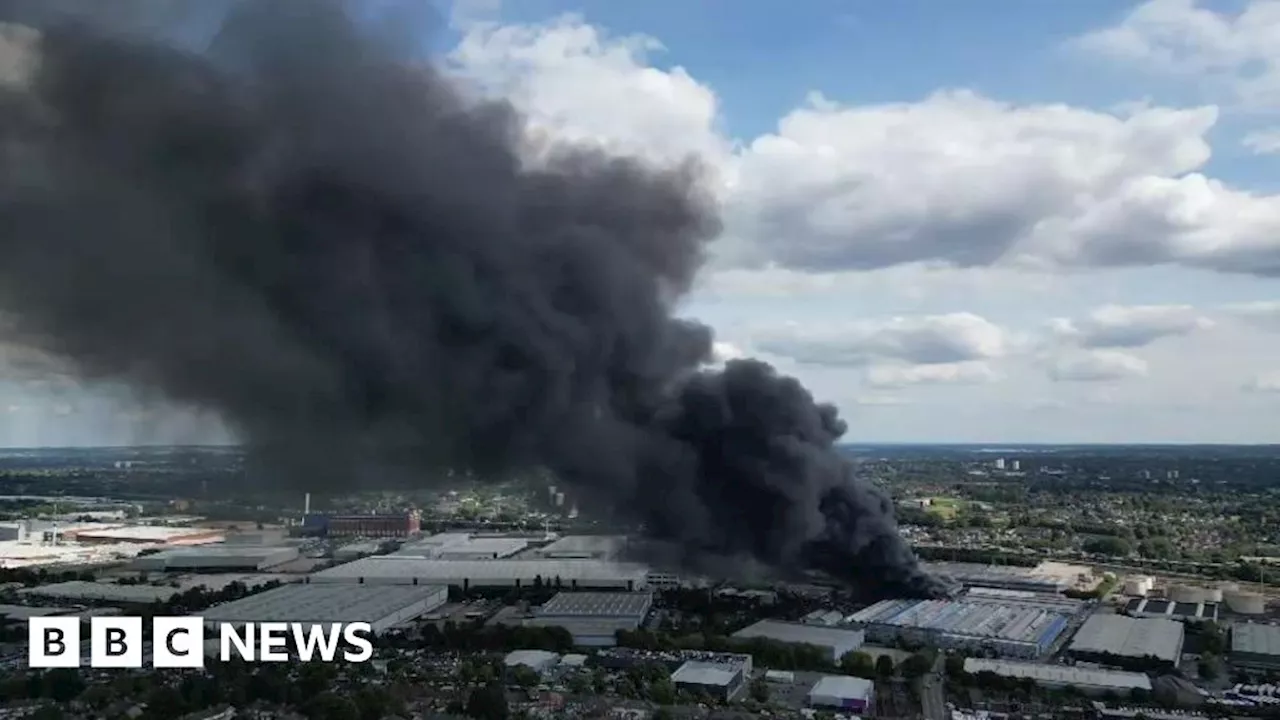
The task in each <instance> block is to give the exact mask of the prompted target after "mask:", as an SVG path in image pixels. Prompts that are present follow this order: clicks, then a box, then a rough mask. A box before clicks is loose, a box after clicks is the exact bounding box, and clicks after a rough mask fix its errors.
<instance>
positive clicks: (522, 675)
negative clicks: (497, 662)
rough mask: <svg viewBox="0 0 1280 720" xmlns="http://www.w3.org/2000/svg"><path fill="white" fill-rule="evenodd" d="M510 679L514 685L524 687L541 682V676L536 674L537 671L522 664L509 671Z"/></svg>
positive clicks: (535, 685)
mask: <svg viewBox="0 0 1280 720" xmlns="http://www.w3.org/2000/svg"><path fill="white" fill-rule="evenodd" d="M511 679H512V680H513V681H515V684H516V685H519V686H520V687H522V688H525V689H528V688H532V687H537V686H538V683H540V682H542V678H541V677H539V676H538V673H536V672H534V671H533V670H532V669H530V668H527V667H525V666H523V665H520V666H518V667H516V668H515V669H514V670H512V671H511Z"/></svg>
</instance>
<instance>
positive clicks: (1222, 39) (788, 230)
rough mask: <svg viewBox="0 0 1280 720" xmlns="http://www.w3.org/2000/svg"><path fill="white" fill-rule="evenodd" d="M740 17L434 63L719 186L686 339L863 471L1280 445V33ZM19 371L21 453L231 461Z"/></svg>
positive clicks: (486, 26)
mask: <svg viewBox="0 0 1280 720" xmlns="http://www.w3.org/2000/svg"><path fill="white" fill-rule="evenodd" d="M731 7H732V9H730V6H729V5H728V4H727V3H726V2H724V1H723V0H720V1H715V0H711V1H709V2H695V3H689V2H675V1H674V0H652V1H651V2H645V3H620V2H616V0H612V1H606V0H576V1H575V2H562V1H560V0H521V1H520V2H518V3H517V2H508V3H500V2H498V1H497V0H464V1H461V2H458V3H456V4H455V5H452V6H449V7H447V9H446V14H447V15H448V16H449V17H450V18H451V27H450V29H449V30H448V32H447V33H445V34H444V35H443V36H442V37H441V38H440V49H441V59H442V62H444V63H445V64H446V65H447V66H448V68H449V70H450V72H452V73H454V74H455V75H456V76H457V77H458V78H459V79H460V80H461V81H462V82H464V83H466V84H467V85H468V86H469V87H471V88H472V89H474V90H475V91H476V92H477V93H480V94H483V93H490V94H501V95H504V96H507V97H510V98H511V99H512V101H513V102H514V103H515V104H516V105H517V107H518V108H519V109H521V110H523V111H524V112H525V113H526V114H527V115H528V117H529V121H530V123H531V125H532V126H533V128H534V129H536V130H537V131H538V132H545V133H549V134H551V135H552V136H554V137H560V138H568V139H574V140H587V141H593V142H601V143H604V144H606V145H608V146H609V147H612V148H615V149H620V150H624V151H627V152H631V153H635V154H638V155H642V156H644V157H648V158H652V159H654V160H658V161H675V160H677V159H679V158H682V157H684V156H686V155H687V154H689V153H694V154H697V155H699V156H701V157H702V158H703V159H704V161H705V162H706V163H707V165H708V166H709V168H710V169H711V170H712V171H713V177H714V178H715V179H716V183H717V189H718V192H719V193H720V198H721V201H722V204H723V206H724V217H725V223H726V231H725V234H724V237H723V238H722V239H721V240H720V242H718V243H717V246H716V248H715V249H714V257H713V258H712V260H711V264H710V266H709V267H708V268H707V270H706V272H704V274H703V276H702V278H701V283H700V286H699V287H698V289H697V290H696V292H695V293H694V294H693V295H692V296H691V297H689V298H688V299H687V301H686V302H685V303H684V305H683V306H682V308H681V312H682V313H683V314H685V315H688V316H690V317H694V318H698V319H700V320H702V321H704V322H707V323H708V324H710V325H712V326H713V327H714V328H715V329H716V332H717V336H718V339H719V341H720V346H719V347H720V349H721V351H722V354H723V356H724V357H730V356H740V355H751V356H758V357H761V358H762V359H765V360H767V361H769V362H771V363H774V364H775V365H777V366H778V367H779V368H780V369H781V370H783V371H784V372H787V373H790V374H794V375H796V376H798V377H799V378H800V379H802V380H803V381H804V382H805V383H806V384H807V385H809V387H810V388H811V389H812V390H813V392H814V394H815V395H816V396H817V397H818V398H819V399H822V400H828V401H831V402H833V403H835V404H837V405H838V406H839V407H840V408H841V410H842V414H843V416H844V417H845V419H846V420H847V422H848V424H849V432H848V435H847V437H846V441H847V442H848V443H850V444H875V443H888V442H892V443H906V444H935V443H947V444H1004V445H1009V444H1030V443H1048V444H1092V443H1120V444H1129V443H1145V444H1176V443H1204V444H1215V443H1221V444H1237V443H1239V444H1258V443H1280V422H1277V418H1280V281H1278V280H1277V275H1280V172H1277V171H1278V170H1280V46H1278V45H1276V44H1275V43H1274V42H1271V41H1270V39H1273V38H1275V37H1276V36H1277V33H1280V2H1277V0H1230V1H1228V0H1221V1H1217V0H1213V1H1210V0H1206V1H1202V2H1197V1H1195V0H1146V1H1145V2H1135V1H1132V0H1074V1H1073V2H1043V1H1042V2H1034V1H1025V2H1024V1H1019V0H1005V1H1004V2H994V0H992V1H991V2H985V3H948V2H939V1H938V0H895V2H871V1H870V0H797V1H796V2H792V3H787V4H786V5H785V6H783V5H779V4H776V3H764V2H745V3H734V4H733V5H732V6H731ZM784 7H785V10H783V9H782V8H784ZM6 361H7V365H5V363H6ZM0 366H2V367H8V368H9V369H8V371H6V373H5V374H3V375H0V378H2V379H0V446H4V447H14V446H44V445H58V446H66V445H105V444H123V445H128V444H135V443H159V444H170V443H182V442H200V443H208V442H215V443H226V442H231V441H232V440H233V434H232V433H230V432H228V431H226V430H225V429H223V428H222V427H221V425H220V423H219V422H218V420H217V418H215V417H213V416H211V415H210V414H208V413H199V412H195V411H183V410H175V409H173V408H168V407H164V406H163V405H162V404H159V403H157V402H140V401H137V400H135V399H130V393H129V392H127V391H124V390H122V389H120V388H109V387H101V386H93V387H90V386H87V385H85V384H84V383H78V382H74V381H71V380H70V379H68V378H48V377H32V376H31V375H30V374H29V373H23V372H20V370H21V369H22V363H21V358H20V357H15V356H14V355H13V354H12V352H11V353H10V354H9V355H8V356H6V355H5V353H4V349H3V347H2V346H0Z"/></svg>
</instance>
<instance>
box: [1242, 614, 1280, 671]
mask: <svg viewBox="0 0 1280 720" xmlns="http://www.w3.org/2000/svg"><path fill="white" fill-rule="evenodd" d="M1231 662H1232V663H1234V664H1236V665H1239V666H1240V667H1244V668H1250V669H1257V670H1276V669H1280V626H1276V625H1263V624H1260V623H1237V624H1235V625H1232V626H1231Z"/></svg>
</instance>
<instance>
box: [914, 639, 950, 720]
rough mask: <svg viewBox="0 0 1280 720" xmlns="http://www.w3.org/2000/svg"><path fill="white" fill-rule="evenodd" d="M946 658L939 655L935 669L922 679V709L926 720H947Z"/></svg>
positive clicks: (934, 663) (934, 664)
mask: <svg viewBox="0 0 1280 720" xmlns="http://www.w3.org/2000/svg"><path fill="white" fill-rule="evenodd" d="M945 662H946V657H945V656H944V655H943V654H942V653H939V654H938V657H937V659H935V660H934V661H933V668H932V669H931V670H930V671H929V672H928V673H927V674H925V675H924V676H923V677H921V678H920V707H921V710H922V712H923V713H924V717H925V720H946V718H947V693H946V682H945V680H944V678H943V674H942V673H943V668H944V667H945Z"/></svg>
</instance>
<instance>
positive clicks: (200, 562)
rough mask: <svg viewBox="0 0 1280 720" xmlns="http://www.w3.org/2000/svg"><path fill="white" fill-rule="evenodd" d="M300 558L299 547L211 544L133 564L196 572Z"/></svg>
mask: <svg viewBox="0 0 1280 720" xmlns="http://www.w3.org/2000/svg"><path fill="white" fill-rule="evenodd" d="M296 559H298V549H297V548H296V547H253V546H251V545H207V546H204V547H192V548H175V549H172V550H163V551H161V552H158V553H154V554H152V555H142V556H139V557H138V558H135V559H134V561H133V567H134V568H136V569H138V570H145V571H149V572H173V571H181V572H192V571H198V570H216V571H219V572H227V571H231V570H241V571H247V572H255V571H259V570H266V569H268V568H273V567H276V566H278V565H283V564H285V563H287V562H291V561H293V560H296Z"/></svg>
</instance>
